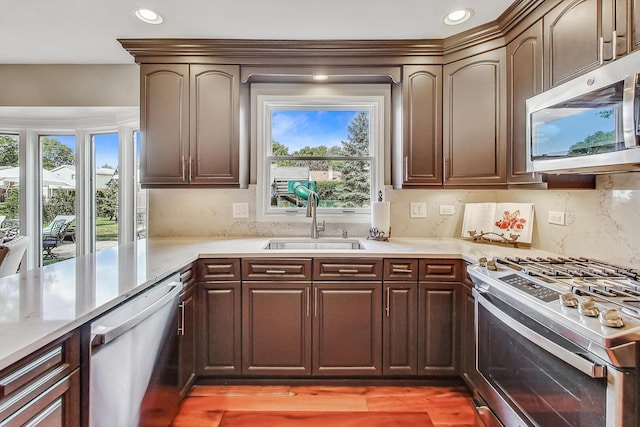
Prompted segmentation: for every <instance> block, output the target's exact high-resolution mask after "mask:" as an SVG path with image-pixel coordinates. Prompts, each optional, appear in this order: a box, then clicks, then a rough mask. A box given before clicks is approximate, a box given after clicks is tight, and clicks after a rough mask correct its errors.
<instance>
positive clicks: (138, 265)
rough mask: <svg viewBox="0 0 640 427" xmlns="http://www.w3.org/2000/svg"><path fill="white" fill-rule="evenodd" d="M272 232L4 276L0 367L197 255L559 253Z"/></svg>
mask: <svg viewBox="0 0 640 427" xmlns="http://www.w3.org/2000/svg"><path fill="white" fill-rule="evenodd" d="M269 240H270V238H268V237H263V238H211V237H207V238H178V237H174V238H151V239H145V240H140V241H137V242H134V243H130V244H127V245H121V246H117V247H113V248H109V249H104V250H102V251H100V252H97V253H95V254H90V255H85V256H81V257H78V258H74V259H69V260H66V261H61V262H59V263H55V264H52V265H49V266H46V267H42V268H39V269H34V270H30V271H27V272H24V273H21V274H17V275H14V276H9V277H5V278H2V279H0V369H3V368H5V367H7V366H9V365H11V364H12V363H14V362H16V361H18V360H20V359H21V358H23V357H24V356H27V355H28V354H30V353H32V352H33V351H35V350H37V349H38V348H40V347H42V346H43V345H45V344H47V343H49V342H51V341H53V340H55V339H57V338H59V337H61V336H62V335H64V334H66V333H67V332H69V331H72V330H74V329H75V328H77V327H79V326H81V325H83V324H85V323H88V322H90V321H91V320H93V319H95V318H97V317H99V316H100V315H102V314H104V313H105V312H107V311H108V310H110V309H111V308H113V307H115V306H117V305H118V304H121V303H122V302H124V301H126V300H127V299H129V298H131V297H132V296H134V295H136V294H137V293H139V292H142V291H144V290H145V289H146V288H148V287H149V286H152V285H153V284H155V283H157V282H158V281H160V280H162V279H164V278H165V277H167V276H169V275H171V274H173V273H175V272H176V271H178V270H180V269H181V268H183V267H184V266H186V265H188V264H189V263H191V262H193V261H194V260H196V259H197V258H220V257H251V256H260V257H301V256H309V257H311V256H322V257H363V256H375V257H412V258H417V257H421V258H422V257H431V258H462V259H464V260H466V261H468V262H475V261H476V260H477V259H478V258H480V257H481V256H487V257H492V256H507V255H509V256H514V255H515V256H553V255H554V254H551V253H548V252H545V251H540V250H536V249H529V248H526V249H514V248H510V247H506V246H500V245H490V244H484V243H474V242H470V241H466V240H462V239H455V238H392V239H390V241H388V242H378V241H372V240H366V239H359V240H360V241H361V243H362V244H363V245H364V247H365V248H364V249H362V250H335V249H332V250H323V249H313V250H300V249H296V250H295V251H292V250H267V249H264V248H265V246H266V245H267V243H268V241H269Z"/></svg>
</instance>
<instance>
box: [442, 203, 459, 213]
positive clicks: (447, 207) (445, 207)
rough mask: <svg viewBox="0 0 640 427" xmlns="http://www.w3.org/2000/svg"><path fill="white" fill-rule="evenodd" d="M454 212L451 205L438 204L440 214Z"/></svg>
mask: <svg viewBox="0 0 640 427" xmlns="http://www.w3.org/2000/svg"><path fill="white" fill-rule="evenodd" d="M455 213H456V210H455V208H454V207H453V205H440V215H453V214H455Z"/></svg>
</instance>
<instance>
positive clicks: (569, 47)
mask: <svg viewBox="0 0 640 427" xmlns="http://www.w3.org/2000/svg"><path fill="white" fill-rule="evenodd" d="M601 10H602V0H573V1H568V2H562V3H560V4H559V5H558V6H557V7H556V8H554V9H553V10H551V11H550V12H549V13H548V14H546V15H545V16H544V18H543V20H544V44H545V46H544V62H545V79H544V85H545V89H549V88H552V87H554V86H558V85H559V84H561V83H564V82H566V81H568V80H571V79H572V78H574V77H577V76H579V75H581V74H584V73H586V72H587V71H589V70H592V69H594V68H597V67H599V66H600V64H601V61H603V60H604V58H603V50H604V46H603V45H601V39H600V38H601V37H603V31H602V13H601ZM608 37H610V34H608ZM602 42H603V43H604V39H603V40H602ZM609 42H610V41H609Z"/></svg>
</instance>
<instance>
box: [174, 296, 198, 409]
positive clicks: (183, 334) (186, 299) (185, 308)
mask: <svg viewBox="0 0 640 427" xmlns="http://www.w3.org/2000/svg"><path fill="white" fill-rule="evenodd" d="M194 294H195V286H191V287H190V288H189V289H188V290H187V291H186V292H184V293H183V294H182V295H181V296H180V319H179V320H178V322H179V328H178V333H179V336H178V390H179V391H180V396H181V397H184V396H186V394H187V392H188V391H189V388H190V387H191V385H192V384H193V381H194V380H195V377H196V355H195V345H196V331H195V327H196V310H195V299H194Z"/></svg>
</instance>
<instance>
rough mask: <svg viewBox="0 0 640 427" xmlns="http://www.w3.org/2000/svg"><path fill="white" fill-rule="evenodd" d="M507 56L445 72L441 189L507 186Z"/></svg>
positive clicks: (489, 56)
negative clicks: (447, 187)
mask: <svg viewBox="0 0 640 427" xmlns="http://www.w3.org/2000/svg"><path fill="white" fill-rule="evenodd" d="M505 73H506V70H505V50H504V48H501V49H496V50H493V51H490V52H486V53H482V54H479V55H476V56H473V57H470V58H467V59H463V60H461V61H456V62H453V63H451V64H447V65H445V66H444V101H443V106H444V112H443V122H444V125H443V136H444V137H443V147H444V162H445V163H444V184H445V185H460V186H474V185H496V184H501V185H505V184H506V182H507V179H506V90H505V89H506V74H505Z"/></svg>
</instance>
